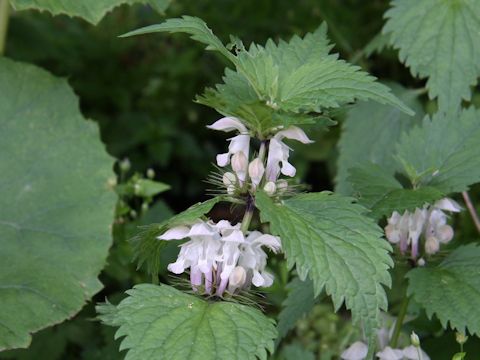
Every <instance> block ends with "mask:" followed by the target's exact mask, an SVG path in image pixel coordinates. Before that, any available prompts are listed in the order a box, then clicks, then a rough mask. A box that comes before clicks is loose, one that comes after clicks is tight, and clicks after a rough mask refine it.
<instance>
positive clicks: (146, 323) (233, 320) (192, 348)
mask: <svg viewBox="0 0 480 360" xmlns="http://www.w3.org/2000/svg"><path fill="white" fill-rule="evenodd" d="M127 293H128V295H129V297H128V298H126V299H125V300H123V301H122V302H121V303H120V304H119V305H118V306H117V307H116V309H115V311H113V309H112V306H111V305H99V306H97V311H98V312H99V313H100V315H99V318H100V319H101V320H103V321H105V323H106V324H108V325H112V326H118V327H120V328H119V329H118V331H117V333H116V335H115V336H116V338H119V337H125V339H124V340H123V341H122V345H121V350H123V349H128V353H127V356H126V358H125V360H137V359H138V360H144V359H147V358H154V359H158V360H161V359H166V360H176V359H178V360H195V359H198V360H209V359H212V360H213V359H231V360H235V359H238V360H250V359H251V360H254V359H257V358H259V359H266V358H267V350H268V351H270V352H272V351H273V340H274V338H275V337H276V331H275V324H274V321H273V320H271V319H269V318H267V317H266V316H265V315H263V314H262V313H261V312H260V311H259V310H257V309H255V308H252V307H248V306H245V305H240V304H237V303H233V302H225V301H218V302H209V301H205V300H203V299H200V298H198V297H196V296H193V295H189V294H185V293H182V292H181V291H179V290H176V289H175V288H173V287H170V286H167V285H160V286H156V285H150V284H140V285H136V286H135V287H134V288H133V289H132V290H129V291H127ZM105 306H106V307H105Z"/></svg>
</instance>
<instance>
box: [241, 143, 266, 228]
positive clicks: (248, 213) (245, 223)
mask: <svg viewBox="0 0 480 360" xmlns="http://www.w3.org/2000/svg"><path fill="white" fill-rule="evenodd" d="M266 151H267V147H266V141H262V143H261V144H260V149H259V151H258V158H259V159H260V161H262V162H263V161H264V160H265V153H266ZM254 212H255V193H253V194H249V195H248V198H247V204H246V208H245V214H244V215H243V219H242V227H241V230H242V232H243V233H246V232H247V231H248V227H249V226H250V222H251V221H252V217H253V213H254Z"/></svg>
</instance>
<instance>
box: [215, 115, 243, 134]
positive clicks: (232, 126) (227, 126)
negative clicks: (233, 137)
mask: <svg viewBox="0 0 480 360" xmlns="http://www.w3.org/2000/svg"><path fill="white" fill-rule="evenodd" d="M207 128H209V129H212V130H218V131H225V132H230V131H233V130H238V132H239V133H241V134H242V133H243V134H244V133H246V132H248V130H247V128H246V127H245V125H243V123H242V122H241V121H240V120H238V119H237V118H234V117H223V118H221V119H219V120H217V121H215V122H214V123H213V124H212V125H208V126H207Z"/></svg>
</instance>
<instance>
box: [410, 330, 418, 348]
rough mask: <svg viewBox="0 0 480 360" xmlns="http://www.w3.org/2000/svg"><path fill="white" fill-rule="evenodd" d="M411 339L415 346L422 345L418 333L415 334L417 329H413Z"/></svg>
mask: <svg viewBox="0 0 480 360" xmlns="http://www.w3.org/2000/svg"><path fill="white" fill-rule="evenodd" d="M410 341H411V342H412V345H413V346H415V347H420V339H419V338H418V335H417V334H415V331H412V333H411V334H410Z"/></svg>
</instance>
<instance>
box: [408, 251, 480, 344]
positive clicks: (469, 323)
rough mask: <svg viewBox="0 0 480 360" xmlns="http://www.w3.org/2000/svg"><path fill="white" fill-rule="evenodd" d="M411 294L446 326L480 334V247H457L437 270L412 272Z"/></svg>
mask: <svg viewBox="0 0 480 360" xmlns="http://www.w3.org/2000/svg"><path fill="white" fill-rule="evenodd" d="M407 277H408V279H409V285H408V293H409V295H412V296H413V298H414V299H415V301H416V302H417V303H419V304H420V305H422V306H423V307H424V308H425V310H426V312H427V314H428V316H429V317H431V316H432V315H433V314H435V315H436V316H437V317H438V318H439V319H440V321H441V322H442V325H443V327H445V328H446V327H447V325H448V323H449V322H450V326H451V327H452V328H454V329H457V330H458V331H460V332H462V333H465V329H468V331H470V332H471V333H474V334H476V335H477V336H479V335H480V246H478V245H477V244H469V245H465V246H461V247H459V248H457V249H456V250H455V251H454V252H453V253H451V254H450V255H448V256H447V257H446V258H445V259H444V260H443V261H442V263H441V264H440V265H438V266H437V267H424V268H416V269H413V270H411V271H410V272H409V273H408V274H407Z"/></svg>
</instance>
